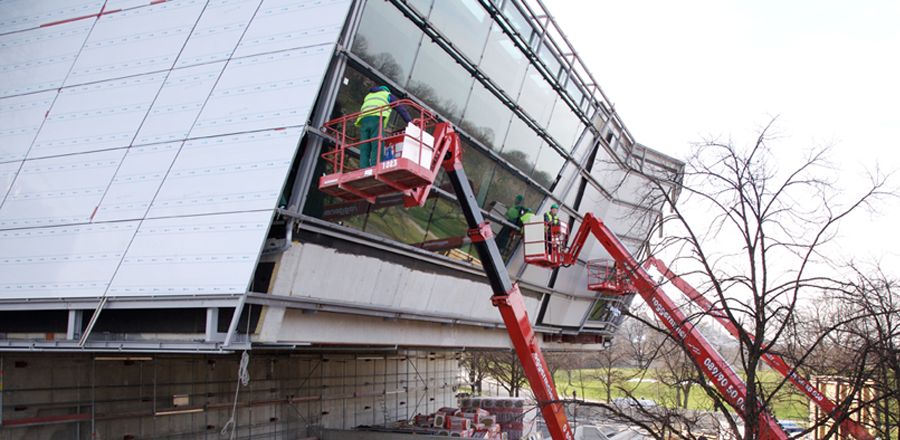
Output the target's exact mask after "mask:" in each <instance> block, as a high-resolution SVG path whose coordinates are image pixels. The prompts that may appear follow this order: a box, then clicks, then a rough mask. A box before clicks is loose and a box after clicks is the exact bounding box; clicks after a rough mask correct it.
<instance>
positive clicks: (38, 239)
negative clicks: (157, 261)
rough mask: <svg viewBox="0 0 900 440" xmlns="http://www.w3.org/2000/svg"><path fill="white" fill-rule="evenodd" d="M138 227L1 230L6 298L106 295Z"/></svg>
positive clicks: (0, 271)
mask: <svg viewBox="0 0 900 440" xmlns="http://www.w3.org/2000/svg"><path fill="white" fill-rule="evenodd" d="M137 225H138V222H136V221H135V222H115V223H100V224H95V225H74V226H60V227H53V228H41V229H17V230H11V231H0V243H3V246H0V298H3V299H9V298H23V297H25V298H50V297H86V296H87V297H96V296H102V295H103V294H104V292H106V288H107V287H108V285H109V280H110V279H111V278H112V276H113V273H115V271H116V267H118V265H119V262H120V261H122V256H123V255H124V253H125V249H126V248H127V247H128V243H129V242H130V241H131V238H132V237H133V236H134V233H135V231H136V230H137Z"/></svg>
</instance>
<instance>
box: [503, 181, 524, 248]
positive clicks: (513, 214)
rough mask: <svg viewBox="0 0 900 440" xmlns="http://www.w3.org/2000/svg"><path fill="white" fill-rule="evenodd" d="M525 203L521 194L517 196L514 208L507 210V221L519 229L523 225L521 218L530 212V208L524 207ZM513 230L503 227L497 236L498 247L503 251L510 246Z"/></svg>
mask: <svg viewBox="0 0 900 440" xmlns="http://www.w3.org/2000/svg"><path fill="white" fill-rule="evenodd" d="M524 202H525V197H524V196H522V195H521V194H519V195H517V196H516V201H515V205H514V206H510V207H509V208H507V209H506V221H508V222H510V223H513V224H515V225H516V226H518V227H520V228H521V227H522V223H520V217H521V216H522V214H524V213H525V212H526V211H529V209H528V208H526V207H525V206H523V205H522V204H523V203H524ZM512 231H513V229H512V228H510V227H509V226H503V228H501V229H500V233H499V234H497V247H499V248H500V249H501V250H503V249H505V248H506V246H507V245H508V244H509V237H510V234H512Z"/></svg>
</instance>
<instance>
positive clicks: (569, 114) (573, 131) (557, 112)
mask: <svg viewBox="0 0 900 440" xmlns="http://www.w3.org/2000/svg"><path fill="white" fill-rule="evenodd" d="M581 125H582V124H581V120H580V119H578V117H577V116H575V113H574V112H573V111H572V109H570V108H569V106H568V105H566V103H565V102H563V100H561V99H560V100H558V101H556V107H555V108H554V109H553V116H551V117H550V124H548V125H547V133H549V134H550V136H553V138H554V139H556V142H559V145H560V146H562V147H563V149H565V150H566V151H571V150H572V145H573V144H574V143H575V137H576V136H577V135H578V131H579V127H581Z"/></svg>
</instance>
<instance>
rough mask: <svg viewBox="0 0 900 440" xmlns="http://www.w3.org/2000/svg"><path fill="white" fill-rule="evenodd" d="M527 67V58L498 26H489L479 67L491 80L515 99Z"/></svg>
mask: <svg viewBox="0 0 900 440" xmlns="http://www.w3.org/2000/svg"><path fill="white" fill-rule="evenodd" d="M527 68H528V60H527V59H526V58H525V55H524V54H522V51H520V50H519V48H518V47H516V45H515V43H513V40H512V39H510V38H509V36H507V35H506V34H505V33H503V31H502V30H501V29H500V27H499V26H497V25H495V26H493V27H492V28H491V33H490V35H489V36H488V42H487V46H485V48H484V56H483V57H482V58H481V64H480V65H479V69H481V71H482V72H484V74H485V75H487V77H488V78H490V79H491V81H492V82H493V83H494V84H496V85H497V86H498V87H500V88H501V89H503V91H504V92H506V96H509V97H510V98H511V99H516V96H517V95H518V94H519V89H520V88H521V87H522V78H523V77H524V76H525V70H526V69H527Z"/></svg>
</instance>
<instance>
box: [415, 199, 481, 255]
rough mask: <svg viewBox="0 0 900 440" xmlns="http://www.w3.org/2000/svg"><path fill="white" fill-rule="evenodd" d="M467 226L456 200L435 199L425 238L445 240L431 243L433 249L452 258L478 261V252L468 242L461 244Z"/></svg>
mask: <svg viewBox="0 0 900 440" xmlns="http://www.w3.org/2000/svg"><path fill="white" fill-rule="evenodd" d="M468 229H469V227H468V225H467V224H466V218H465V216H463V213H462V209H460V207H459V204H457V203H456V202H451V201H447V200H443V199H439V200H437V202H436V204H435V207H434V211H433V212H432V213H431V218H430V221H429V222H428V234H427V236H426V237H425V238H426V240H446V241H445V242H444V241H442V242H439V243H431V246H432V247H433V249H434V251H435V252H437V253H440V254H442V255H445V256H448V257H450V258H453V259H454V260H459V261H466V262H476V263H477V262H478V252H476V251H475V248H473V247H472V246H471V245H470V244H466V245H462V241H463V239H464V238H465V237H466V231H468Z"/></svg>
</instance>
